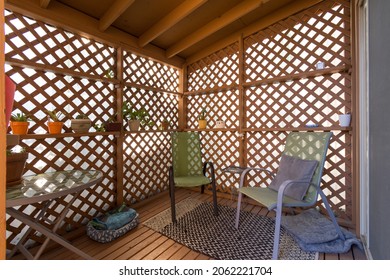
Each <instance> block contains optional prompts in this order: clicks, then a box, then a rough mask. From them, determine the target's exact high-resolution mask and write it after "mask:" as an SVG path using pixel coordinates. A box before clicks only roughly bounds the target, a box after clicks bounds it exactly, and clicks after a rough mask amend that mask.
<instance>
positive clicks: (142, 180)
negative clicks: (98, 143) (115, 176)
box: [123, 132, 172, 203]
mask: <svg viewBox="0 0 390 280" xmlns="http://www.w3.org/2000/svg"><path fill="white" fill-rule="evenodd" d="M171 158H172V154H171V136H170V134H169V133H168V132H148V133H137V134H134V133H132V134H130V135H127V136H126V138H125V142H124V150H123V174H124V180H123V188H124V191H123V193H124V199H125V201H126V202H128V203H134V202H136V201H141V200H143V199H145V198H148V197H150V196H153V195H155V194H157V193H160V192H162V191H164V190H167V189H168V168H169V166H170V165H171V164H172V162H171Z"/></svg>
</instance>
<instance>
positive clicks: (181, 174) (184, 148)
mask: <svg viewBox="0 0 390 280" xmlns="http://www.w3.org/2000/svg"><path fill="white" fill-rule="evenodd" d="M171 137H172V166H170V168H169V195H170V197H171V213H172V222H173V223H175V222H176V207H175V187H180V188H191V187H197V186H201V193H204V188H205V186H206V185H209V184H211V186H212V192H213V206H214V215H218V206H217V190H216V185H215V174H214V165H213V163H212V162H205V163H204V164H202V155H201V149H200V139H199V134H198V133H197V132H172V134H171ZM207 170H209V171H210V172H209V173H210V177H211V178H209V177H207V176H206V171H207Z"/></svg>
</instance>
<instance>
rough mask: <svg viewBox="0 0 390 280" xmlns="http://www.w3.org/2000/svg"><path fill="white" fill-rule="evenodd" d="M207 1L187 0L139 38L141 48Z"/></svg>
mask: <svg viewBox="0 0 390 280" xmlns="http://www.w3.org/2000/svg"><path fill="white" fill-rule="evenodd" d="M207 1H208V0H186V1H185V2H183V3H182V4H180V5H179V6H178V7H176V8H175V9H174V10H172V11H171V12H170V13H169V14H168V15H166V16H165V17H163V18H162V19H161V20H159V21H158V22H156V23H155V24H154V25H153V26H152V27H151V28H149V29H148V30H147V31H146V32H145V33H144V34H142V35H141V36H140V37H139V45H140V47H143V46H145V45H147V44H149V43H150V42H151V41H152V40H153V39H155V38H156V37H158V36H159V35H161V34H162V33H163V32H165V31H167V30H168V29H169V28H171V27H172V26H174V25H175V24H176V23H178V22H179V21H181V20H182V19H183V18H185V17H186V16H187V15H189V14H190V13H192V12H193V11H194V10H196V9H197V8H199V7H200V6H201V5H203V4H204V3H206V2H207Z"/></svg>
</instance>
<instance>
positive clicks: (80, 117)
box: [76, 114, 88, 120]
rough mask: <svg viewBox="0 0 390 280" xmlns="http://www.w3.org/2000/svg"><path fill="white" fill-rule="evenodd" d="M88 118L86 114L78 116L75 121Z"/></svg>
mask: <svg viewBox="0 0 390 280" xmlns="http://www.w3.org/2000/svg"><path fill="white" fill-rule="evenodd" d="M87 119H88V116H87V115H86V114H78V115H77V116H76V120H87Z"/></svg>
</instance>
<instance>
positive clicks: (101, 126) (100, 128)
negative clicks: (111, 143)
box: [93, 123, 106, 132]
mask: <svg viewBox="0 0 390 280" xmlns="http://www.w3.org/2000/svg"><path fill="white" fill-rule="evenodd" d="M93 128H94V129H95V130H96V131H98V132H104V131H106V127H105V125H104V123H101V124H98V123H96V124H94V125H93Z"/></svg>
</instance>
